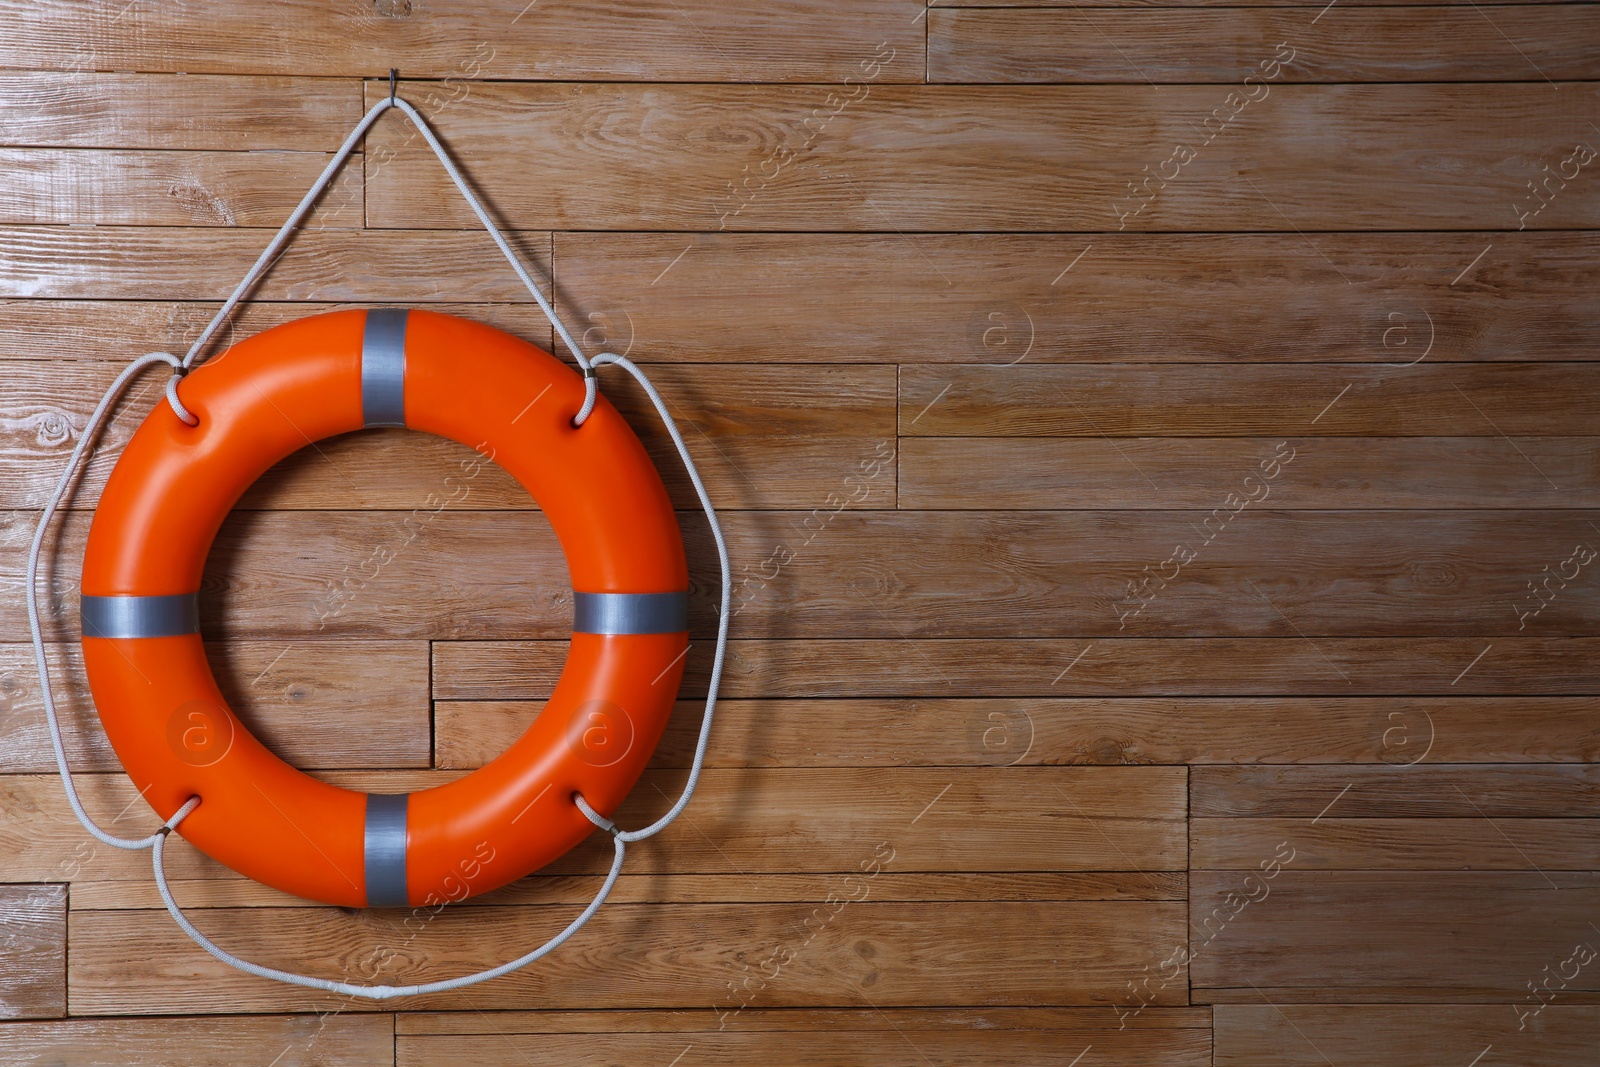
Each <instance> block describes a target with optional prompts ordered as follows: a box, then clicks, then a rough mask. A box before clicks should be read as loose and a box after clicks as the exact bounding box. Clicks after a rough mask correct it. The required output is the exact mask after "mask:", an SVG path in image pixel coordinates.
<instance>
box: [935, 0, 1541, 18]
mask: <svg viewBox="0 0 1600 1067" xmlns="http://www.w3.org/2000/svg"><path fill="white" fill-rule="evenodd" d="M1450 2H1453V0H1402V3H1403V4H1405V5H1411V4H1418V5H1425V4H1445V3H1450ZM1563 2H1565V0H1505V4H1504V5H1498V4H1497V5H1496V6H1497V7H1499V6H1510V5H1512V4H1545V3H1563ZM1074 3H1075V0H1006V2H1005V5H1004V6H1006V7H1072V6H1073V5H1074ZM928 6H929V7H943V8H949V7H992V6H995V5H994V4H993V2H992V0H928ZM1096 6H1097V7H1102V6H1103V7H1145V6H1159V7H1288V8H1299V9H1302V10H1304V11H1305V12H1306V14H1307V15H1310V14H1312V13H1313V12H1316V11H1321V10H1322V8H1324V7H1326V6H1327V5H1326V4H1325V3H1317V2H1315V0H1296V2H1294V3H1284V2H1283V0H1248V2H1247V3H1235V2H1234V0H1160V3H1159V4H1154V5H1152V4H1151V2H1150V0H1113V2H1112V3H1107V4H1103V5H1099V4H1097V5H1096ZM1340 6H1341V7H1343V6H1346V4H1341V5H1340ZM1348 6H1350V7H1366V6H1376V7H1398V6H1401V5H1400V4H1395V3H1393V2H1392V0H1348Z"/></svg>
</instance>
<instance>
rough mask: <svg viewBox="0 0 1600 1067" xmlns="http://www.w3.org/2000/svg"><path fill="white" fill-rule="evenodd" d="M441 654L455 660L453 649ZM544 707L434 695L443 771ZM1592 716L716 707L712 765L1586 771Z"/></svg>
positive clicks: (1473, 701)
mask: <svg viewBox="0 0 1600 1067" xmlns="http://www.w3.org/2000/svg"><path fill="white" fill-rule="evenodd" d="M445 647H446V648H448V649H450V651H447V652H444V653H443V654H442V662H444V663H448V662H450V659H451V658H452V657H453V656H454V655H455V654H457V653H456V650H455V648H454V646H445ZM527 655H528V654H527V652H525V651H522V650H514V651H508V652H507V654H506V656H505V661H511V662H518V661H522V662H527V659H526V657H527ZM485 658H486V659H487V657H485ZM503 662H504V661H503ZM556 669H557V670H559V669H560V666H559V664H558V665H557V666H556ZM703 681H704V680H703V678H702V679H701V683H700V684H702V685H703ZM1063 681H1065V679H1063ZM528 683H529V684H530V686H531V685H532V684H533V679H532V678H531V677H530V678H529V679H528ZM543 707H544V703H543V701H539V700H476V701H456V700H439V701H436V702H435V703H434V759H435V760H436V766H439V767H445V768H456V769H463V770H466V769H471V768H474V767H481V766H482V765H483V764H485V763H487V762H488V761H489V760H491V759H493V758H494V757H495V756H497V755H499V754H500V753H501V752H503V751H505V750H506V748H507V747H509V746H510V744H511V743H512V742H513V741H515V740H516V739H517V738H518V737H519V736H521V735H522V733H523V731H525V730H526V729H527V728H528V726H529V725H530V724H531V723H532V722H533V719H534V716H536V715H538V713H539V712H540V710H542V709H543ZM701 709H702V704H701V702H700V701H697V700H683V701H680V702H679V703H678V706H677V708H676V710H675V711H674V712H673V715H672V719H671V721H670V722H669V723H668V724H667V732H666V735H665V736H664V737H663V738H662V740H661V744H660V746H659V747H658V748H657V749H656V756H655V759H654V761H653V764H654V765H655V766H657V767H687V766H688V765H689V761H690V758H691V757H692V755H693V753H694V747H695V741H696V738H697V736H698V734H699V731H700V712H701ZM1597 709H1600V702H1597V701H1596V700H1595V698H1593V697H1515V696H1513V697H1449V698H1422V699H1418V698H1405V697H1324V698H1320V699H1316V698H1313V699H1307V698H1291V697H1255V698H1248V697H1246V698H1240V697H1225V698H1208V697H1180V698H1165V699H1163V698H1147V697H1131V698H1109V699H1088V700H1072V699H1061V698H1043V699H1030V700H996V699H988V700H985V699H952V698H948V697H936V698H931V699H924V700H896V699H882V698H880V699H851V698H848V697H846V698H836V699H831V700H783V701H779V700H720V701H718V702H717V718H716V725H715V727H714V733H713V735H712V737H713V740H712V744H711V747H710V749H709V751H708V752H707V754H706V761H707V765H708V766H712V767H869V766H876V767H897V766H907V767H936V766H954V767H961V766H1032V765H1041V764H1043V765H1051V764H1110V763H1133V764H1152V763H1154V764H1173V763H1188V764H1219V763H1220V764H1230V763H1263V764H1299V763H1339V764H1360V763H1377V764H1384V765H1386V766H1389V767H1399V766H1404V765H1406V764H1412V763H1416V762H1420V761H1421V760H1423V759H1427V760H1429V761H1430V762H1434V763H1524V762H1528V763H1544V762H1555V763H1566V762H1584V763H1593V762H1596V761H1597V760H1600V718H1597V717H1596V715H1595V712H1596V710H1597ZM1341 784H1342V783H1341Z"/></svg>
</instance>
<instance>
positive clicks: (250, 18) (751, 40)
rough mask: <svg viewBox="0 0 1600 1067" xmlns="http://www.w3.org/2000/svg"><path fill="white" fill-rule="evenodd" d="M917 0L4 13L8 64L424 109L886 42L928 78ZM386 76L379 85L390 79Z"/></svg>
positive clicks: (780, 77)
mask: <svg viewBox="0 0 1600 1067" xmlns="http://www.w3.org/2000/svg"><path fill="white" fill-rule="evenodd" d="M922 10H923V8H922V2H921V0H895V2H891V3H882V2H878V3H874V2H870V0H848V2H839V0H831V2H824V0H792V2H788V3H783V4H770V5H766V4H763V5H755V6H752V7H749V8H738V9H734V10H730V9H729V8H727V7H726V6H724V5H721V4H718V3H715V2H713V0H676V2H674V0H644V2H639V3H633V4H629V5H627V6H626V7H606V6H595V5H584V6H579V7H563V6H560V5H556V6H552V7H550V8H548V9H546V8H538V9H534V8H530V7H529V6H528V5H527V3H526V0H490V2H483V3H476V4H472V5H469V6H460V5H447V6H445V7H444V8H443V9H435V8H433V7H432V6H425V5H422V4H411V3H398V4H387V3H385V4H381V5H379V6H377V7H376V8H371V9H368V10H359V11H358V10H356V9H354V8H351V9H341V8H326V7H323V6H322V5H318V4H296V5H294V6H293V7H291V8H289V9H287V10H284V9H278V8H259V9H258V8H242V7H241V8H237V9H234V8H226V9H221V10H218V11H215V12H205V13H202V12H200V11H191V10H187V9H179V10H174V11H165V12H155V11H144V10H142V9H140V8H138V7H134V8H130V9H129V10H128V11H127V12H125V13H123V14H121V15H119V16H118V17H117V18H115V19H107V18H104V17H100V16H97V14H96V13H94V12H91V11H88V10H85V9H82V8H80V7H78V6H76V5H74V4H71V3H65V2H59V0H58V2H56V3H48V4H41V5H36V6H32V7H29V6H26V5H16V6H15V7H13V8H12V9H9V10H8V12H7V17H8V22H9V23H10V25H9V34H8V39H7V41H6V42H5V45H4V48H3V50H0V59H3V61H4V63H5V64H6V65H8V66H18V67H49V68H54V69H66V70H72V69H78V68H81V67H89V68H99V69H102V70H106V69H111V70H127V69H134V70H152V71H189V72H191V73H201V72H219V73H226V74H236V73H243V72H249V73H256V74H315V75H325V76H329V77H343V78H348V77H350V76H351V75H353V74H366V75H369V76H370V75H381V74H382V73H383V71H384V70H386V69H387V68H388V67H391V66H396V65H398V66H399V67H400V69H401V71H402V73H403V74H404V75H405V76H406V77H407V78H408V80H409V79H414V78H419V77H420V78H446V79H449V83H448V84H447V85H445V86H444V87H443V88H440V89H437V90H436V91H435V93H434V94H430V93H429V92H427V91H426V90H420V89H417V88H412V89H411V91H409V92H407V93H406V94H405V95H406V98H407V99H409V100H411V101H412V102H413V103H415V104H416V105H417V106H418V107H421V108H423V110H424V111H425V112H431V111H432V110H434V109H437V108H439V107H448V106H451V105H452V104H454V103H457V102H459V101H460V100H461V99H464V98H465V94H466V93H467V92H470V91H471V90H472V88H473V84H472V83H473V82H474V80H476V79H479V78H513V79H530V78H536V79H563V80H578V79H598V80H601V81H622V80H629V79H637V80H640V81H838V80H840V79H842V78H846V77H853V78H856V79H859V78H860V77H861V70H860V66H859V64H860V62H861V61H862V60H864V59H871V58H873V56H874V54H875V53H874V50H873V45H874V42H878V41H883V42H885V47H884V52H883V54H888V53H889V52H890V51H893V52H894V53H895V54H896V59H895V62H893V63H891V64H890V65H888V66H887V67H886V68H885V70H884V71H883V73H882V74H881V75H880V77H881V78H883V79H885V80H894V81H921V80H922V71H923V64H922V45H923V32H922V27H921V25H920V24H919V23H918V21H917V19H918V17H920V16H921V14H922ZM385 89H387V84H386V85H385Z"/></svg>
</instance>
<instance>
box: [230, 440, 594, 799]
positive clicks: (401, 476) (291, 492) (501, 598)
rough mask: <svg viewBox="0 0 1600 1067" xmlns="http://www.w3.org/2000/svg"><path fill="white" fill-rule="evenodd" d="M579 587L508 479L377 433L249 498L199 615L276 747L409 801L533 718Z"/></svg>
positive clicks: (559, 659) (294, 468)
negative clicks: (487, 670) (486, 669)
mask: <svg viewBox="0 0 1600 1067" xmlns="http://www.w3.org/2000/svg"><path fill="white" fill-rule="evenodd" d="M571 595H572V594H571V583H570V579H569V577H568V573H567V567H566V562H565V559H564V558H563V556H562V552H561V547H560V544H559V543H558V541H557V539H556V537H555V534H554V532H553V531H552V530H551V528H550V525H549V523H548V522H547V521H546V519H545V517H544V515H543V514H542V513H541V512H540V511H539V509H538V507H537V506H536V505H535V504H534V502H533V501H532V499H531V498H530V497H529V496H528V493H527V492H526V491H525V490H524V489H523V488H522V487H521V486H520V485H519V484H518V483H517V482H516V481H515V480H514V479H512V478H511V477H510V476H509V475H508V474H506V473H505V471H503V470H502V469H501V468H499V467H498V466H496V465H495V464H493V463H492V462H489V461H487V460H486V459H485V458H484V457H482V456H480V455H478V454H477V453H476V452H474V451H473V450H472V449H471V448H468V447H466V446H465V445H461V444H458V443H456V442H454V441H450V440H446V439H443V438H439V437H435V436H433V435H430V434H425V433H420V432H415V431H408V430H401V429H385V430H364V431H360V432H357V433H352V434H346V435H343V436H340V437H335V438H331V439H328V440H325V441H320V442H318V443H317V444H316V445H315V446H312V447H308V448H304V449H301V450H300V451H299V452H296V453H295V454H293V455H291V456H290V457H288V458H287V459H285V460H283V461H282V462H280V463H279V464H277V465H276V466H275V467H273V468H272V469H271V470H270V471H268V472H267V473H266V474H265V475H263V476H262V478H261V479H259V480H258V481H257V482H256V484H255V485H254V486H252V487H251V489H250V490H249V491H248V492H247V493H246V494H245V495H244V497H243V498H242V499H241V500H240V502H239V504H238V505H237V506H236V507H235V508H234V509H233V511H232V512H231V513H230V514H229V516H228V518H227V520H226V521H225V522H224V523H223V526H222V529H221V531H220V532H219V533H218V536H217V539H216V541H215V543H214V544H213V546H212V551H211V554H210V557H209V559H208V560H207V565H206V572H205V578H204V582H203V584H202V587H201V600H200V615H201V626H202V630H203V632H204V633H205V635H206V637H207V639H208V644H207V655H208V656H209V657H210V660H211V665H212V670H213V672H214V673H215V674H216V676H217V681H218V684H219V685H220V687H221V688H222V691H223V694H224V696H225V697H226V698H227V699H228V701H229V703H230V706H231V707H232V708H233V709H234V711H235V712H236V713H237V714H238V716H239V718H240V721H241V722H242V723H243V724H244V725H245V726H246V727H247V728H248V729H250V730H251V731H252V732H253V733H255V734H256V736H257V737H258V738H260V740H261V741H262V742H263V743H264V744H265V745H266V746H267V747H268V748H269V749H270V750H272V751H273V752H274V753H276V754H277V755H278V756H280V757H281V758H283V759H284V760H285V761H287V762H288V763H290V764H292V765H293V766H296V767H299V768H301V769H302V770H305V771H307V772H308V773H312V774H314V775H315V776H316V777H318V778H321V779H324V780H326V781H330V782H334V783H336V784H340V785H346V786H349V787H351V788H359V789H363V790H380V791H392V792H408V791H415V790H417V789H422V788H427V787H428V786H431V785H438V784H442V783H443V782H445V781H448V780H451V779H453V778H456V777H460V776H462V775H464V774H466V773H468V772H469V771H471V770H472V769H474V768H476V767H478V766H481V765H482V764H483V763H484V762H487V761H488V760H490V759H493V758H494V757H495V756H496V755H498V754H499V753H500V752H501V751H503V750H504V749H505V748H506V747H507V746H508V745H509V744H510V743H511V742H512V741H514V740H515V738H516V737H517V736H518V735H520V733H521V732H522V730H523V729H524V728H525V727H526V725H527V723H528V722H531V721H532V718H533V717H534V716H535V715H536V714H537V713H538V710H539V708H540V707H541V706H542V704H543V701H544V700H545V699H546V698H547V697H548V695H549V692H550V690H551V689H553V688H554V684H555V679H556V678H557V677H558V676H559V674H560V671H561V666H562V664H563V662H564V661H565V658H566V653H567V646H568V644H569V640H570V633H571V623H572V606H571ZM219 639H225V640H219ZM486 643H492V644H493V650H492V652H490V655H488V656H487V657H486V656H485V655H484V653H485V652H486V651H489V650H488V649H487V648H486ZM483 662H492V663H494V664H496V665H497V667H496V669H495V671H494V672H493V678H492V681H493V684H494V688H493V689H492V690H490V689H488V688H485V687H484V686H482V685H479V684H476V683H477V682H486V681H490V680H491V679H489V678H488V677H487V676H486V675H485V674H484V673H483V672H482V671H481V670H478V669H477V668H475V667H474V666H472V664H474V663H483ZM441 666H442V667H443V668H446V669H440V668H441ZM491 691H492V692H493V693H494V695H495V697H496V698H495V699H486V697H485V694H487V693H490V692H491ZM508 697H509V698H510V699H508ZM373 771H376V772H379V773H367V772H373Z"/></svg>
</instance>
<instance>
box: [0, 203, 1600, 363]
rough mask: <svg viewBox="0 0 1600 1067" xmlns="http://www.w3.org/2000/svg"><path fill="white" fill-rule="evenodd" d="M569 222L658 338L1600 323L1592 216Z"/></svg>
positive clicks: (1094, 357)
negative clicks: (1244, 228)
mask: <svg viewBox="0 0 1600 1067" xmlns="http://www.w3.org/2000/svg"><path fill="white" fill-rule="evenodd" d="M554 240H555V261H557V264H555V269H557V274H558V277H560V282H562V285H560V296H562V314H563V315H566V317H568V320H570V322H578V323H586V328H598V333H597V334H595V336H597V338H598V336H602V334H603V336H606V338H608V339H610V341H613V342H616V344H632V346H634V350H635V355H637V357H638V358H648V360H682V362H712V360H728V362H739V360H752V362H766V360H771V358H782V360H786V362H787V360H794V362H842V363H853V362H861V360H885V362H894V363H901V365H914V363H1013V362H1016V360H1019V358H1026V360H1027V362H1029V363H1122V362H1131V363H1296V362H1318V363H1320V362H1330V360H1336V362H1350V363H1360V362H1371V363H1410V362H1411V360H1414V358H1416V357H1418V355H1421V354H1422V352H1424V350H1427V358H1429V360H1432V362H1458V360H1459V362H1472V360H1587V358H1590V355H1592V346H1590V339H1592V338H1594V334H1595V331H1597V330H1600V312H1597V310H1595V307H1594V301H1586V299H1582V296H1581V294H1582V286H1584V285H1586V282H1587V277H1589V270H1590V266H1589V246H1587V243H1586V237H1584V235H1582V234H1538V232H1533V230H1526V232H1522V234H1494V235H1482V234H1318V235H1317V237H1315V245H1307V243H1306V240H1302V238H1301V237H1299V235H1294V234H1290V235H1269V234H1240V235H1227V237H1218V235H1205V234H1163V235H1146V234H1131V232H1130V234H1094V235H1085V237H1074V235H1054V234H1051V235H1032V234H990V235H971V234H925V235H918V237H915V238H909V237H902V235H899V234H731V232H730V234H693V235H682V234H557V235H555V238H554ZM1488 245H1493V248H1490V250H1488V253H1486V254H1483V256H1482V259H1477V258H1478V256H1480V253H1485V246H1488ZM1323 256H1326V259H1325V258H1323ZM1475 259H1477V262H1474V261H1475ZM1330 261H1333V262H1336V264H1338V266H1339V269H1338V272H1334V270H1331V269H1330V267H1328V264H1330ZM934 266H936V269H934ZM1469 266H1470V267H1472V270H1470V272H1469V274H1464V272H1466V269H1467V267H1469ZM1341 274H1342V275H1344V277H1341ZM955 278H960V280H962V283H960V285H954V282H955ZM1242 290H1243V291H1248V293H1250V294H1251V298H1250V301H1240V299H1238V293H1240V291H1242ZM1430 320H1432V325H1430ZM0 330H3V326H0ZM0 338H3V334H0ZM779 339H781V342H779ZM1430 341H1432V344H1430ZM13 349H14V346H13ZM14 350H19V349H14ZM1150 373H1152V374H1154V373H1155V368H1150Z"/></svg>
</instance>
